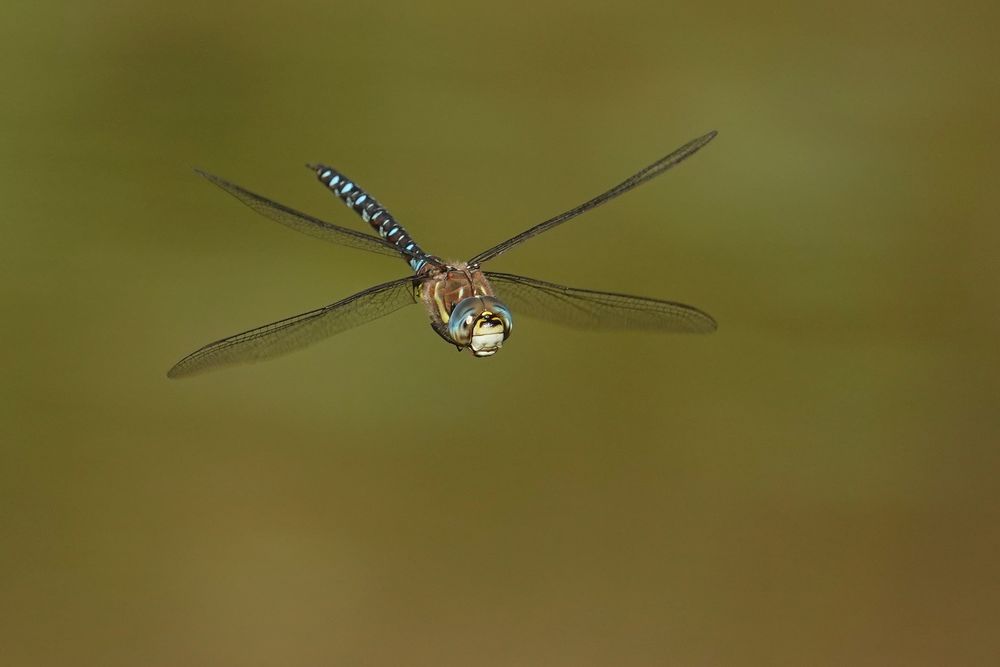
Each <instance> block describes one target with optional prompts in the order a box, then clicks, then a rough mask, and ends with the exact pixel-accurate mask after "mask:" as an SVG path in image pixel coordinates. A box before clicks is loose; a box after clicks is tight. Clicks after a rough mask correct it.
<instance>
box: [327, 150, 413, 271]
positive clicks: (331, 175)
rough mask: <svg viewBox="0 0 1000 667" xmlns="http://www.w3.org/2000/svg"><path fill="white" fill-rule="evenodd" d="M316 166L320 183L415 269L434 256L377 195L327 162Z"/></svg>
mask: <svg viewBox="0 0 1000 667" xmlns="http://www.w3.org/2000/svg"><path fill="white" fill-rule="evenodd" d="M312 168H313V169H315V170H316V176H317V177H319V180H320V182H321V183H322V184H323V185H325V186H326V187H327V188H329V189H330V191H331V192H333V194H335V195H337V197H339V198H340V199H341V200H342V201H343V202H344V203H345V204H347V206H348V208H350V209H352V210H353V211H354V212H355V213H357V214H358V215H360V216H361V219H362V220H364V221H365V222H367V223H368V224H370V225H371V226H372V228H373V229H374V230H375V231H376V232H378V235H379V236H381V237H382V238H383V239H385V240H386V241H388V242H389V243H392V244H393V245H395V246H396V247H397V248H399V251H400V253H401V254H402V255H403V256H404V257H406V258H407V260H408V261H409V263H410V267H411V268H412V269H413V270H414V271H418V270H420V267H422V266H423V265H424V264H426V263H427V261H428V260H429V259H432V257H431V256H430V255H428V254H427V253H425V252H424V251H423V250H421V248H420V246H418V245H417V244H416V242H415V241H414V240H413V239H412V238H410V235H409V234H407V233H406V230H405V229H403V226H402V225H401V224H399V223H398V222H396V219H395V218H393V217H392V215H391V214H390V213H389V212H388V211H387V210H385V209H384V208H383V207H382V205H381V204H379V203H378V201H376V200H375V198H374V197H372V196H371V195H369V194H368V193H367V192H365V191H364V190H362V189H361V188H359V187H358V186H357V185H356V184H355V183H354V181H352V180H350V179H349V178H347V177H346V176H344V175H343V174H342V173H340V172H339V171H337V170H336V169H333V168H332V167H327V166H326V165H322V164H319V165H315V166H313V167H312Z"/></svg>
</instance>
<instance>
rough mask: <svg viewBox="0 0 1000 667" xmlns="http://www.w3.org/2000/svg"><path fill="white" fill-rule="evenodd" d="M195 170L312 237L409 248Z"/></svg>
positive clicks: (387, 251) (383, 251) (387, 250)
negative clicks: (288, 205) (341, 225)
mask: <svg viewBox="0 0 1000 667" xmlns="http://www.w3.org/2000/svg"><path fill="white" fill-rule="evenodd" d="M195 171H196V172H197V173H198V174H200V175H201V176H204V177H205V178H206V179H208V180H209V181H211V182H212V183H214V184H215V185H217V186H219V187H220V188H222V189H223V190H225V191H226V192H228V193H229V194H231V195H232V196H234V197H236V198H237V199H239V200H240V201H241V202H243V203H244V204H246V205H247V206H249V207H250V208H252V209H253V210H254V211H256V212H257V213H260V214H261V215H262V216H264V217H265V218H270V219H271V220H274V221H275V222H279V223H281V224H283V225H284V226H286V227H290V228H292V229H294V230H295V231H297V232H302V233H303V234H308V235H309V236H314V237H316V238H318V239H323V240H324V241H329V242H331V243H336V244H338V245H343V246H348V247H350V248H358V249H359V250H367V251H369V252H375V253H378V254H380V255H388V256H390V257H399V255H400V253H402V254H404V255H405V254H407V253H406V251H405V250H402V249H400V248H397V247H396V246H394V245H392V244H391V243H388V242H386V241H383V240H382V239H380V238H377V237H375V236H371V235H370V234H364V233H362V232H357V231H354V230H353V229H347V228H346V227H340V226H338V225H334V224H331V223H329V222H325V221H323V220H320V219H319V218H314V217H312V216H311V215H306V214H305V213H302V212H300V211H296V210H295V209H292V208H289V207H287V206H285V205H284V204H279V203H278V202H276V201H272V200H270V199H268V198H267V197H263V196H261V195H259V194H257V193H255V192H250V191H249V190H247V189H246V188H242V187H240V186H239V185H236V184H235V183H230V182H229V181H227V180H225V179H224V178H219V177H218V176H214V175H213V174H209V173H208V172H204V171H201V170H198V169H196V170H195Z"/></svg>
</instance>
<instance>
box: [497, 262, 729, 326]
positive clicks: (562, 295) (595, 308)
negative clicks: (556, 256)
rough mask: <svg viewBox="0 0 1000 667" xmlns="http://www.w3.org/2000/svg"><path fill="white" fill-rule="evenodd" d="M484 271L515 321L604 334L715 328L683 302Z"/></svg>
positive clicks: (695, 309) (712, 321)
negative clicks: (536, 321)
mask: <svg viewBox="0 0 1000 667" xmlns="http://www.w3.org/2000/svg"><path fill="white" fill-rule="evenodd" d="M484 273H485V274H486V276H487V278H489V280H490V282H491V283H492V284H493V285H494V287H495V289H496V293H497V297H498V298H499V299H500V300H501V301H503V302H504V303H506V304H507V305H508V306H510V308H511V310H512V311H513V312H514V315H515V317H516V316H517V315H518V314H519V313H523V314H525V315H527V316H528V317H533V318H537V319H540V320H546V321H549V322H553V323H555V324H561V325H564V326H569V327H575V328H580V329H592V330H605V331H608V330H617V329H640V330H647V331H670V332H676V333H711V332H712V331H715V329H716V327H717V325H716V323H715V320H714V319H712V316H711V315H709V314H707V313H704V312H702V311H700V310H698V309H697V308H695V307H693V306H688V305H685V304H683V303H676V302H674V301H663V300H662V299H650V298H648V297H643V296H631V295H629V294H617V293H615V292H596V291H594V290H588V289H579V288H576V287H566V286H564V285H557V284H555V283H549V282H545V281H542V280H536V279H534V278H527V277H525V276H516V275H512V274H509V273H494V272H492V271H485V272H484Z"/></svg>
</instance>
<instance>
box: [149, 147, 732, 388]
mask: <svg viewBox="0 0 1000 667" xmlns="http://www.w3.org/2000/svg"><path fill="white" fill-rule="evenodd" d="M715 136H716V132H715V131H712V132H709V133H708V134H705V135H703V136H700V137H698V138H697V139H693V140H692V141H689V142H688V143H686V144H684V145H683V146H681V147H680V148H678V149H677V150H675V151H674V152H672V153H670V154H669V155H667V156H666V157H664V158H661V159H660V160H657V161H656V162H654V163H653V164H651V165H649V166H648V167H646V168H645V169H642V170H641V171H639V172H638V173H636V174H634V175H633V176H631V177H629V178H627V179H625V180H624V181H622V182H621V183H619V184H618V185H616V186H615V187H613V188H611V189H610V190H608V191H607V192H604V193H603V194H600V195H598V196H596V197H594V198H593V199H590V200H588V201H586V202H584V203H582V204H580V205H579V206H577V207H575V208H572V209H570V210H568V211H566V212H564V213H560V214H559V215H557V216H555V217H552V218H549V219H548V220H545V221H544V222H540V223H539V224H537V225H535V226H534V227H531V228H529V229H527V230H525V231H523V232H521V233H520V234H518V235H517V236H514V237H512V238H509V239H507V240H506V241H504V242H502V243H498V244H497V245H495V246H493V247H491V248H489V249H487V250H484V251H482V252H480V253H479V254H477V255H474V256H473V257H472V258H470V259H468V260H466V261H464V262H447V261H445V260H442V259H441V258H440V257H437V256H435V255H431V254H428V253H426V252H424V251H423V250H422V249H421V248H420V246H419V245H417V243H416V241H414V240H413V238H412V237H411V236H410V235H409V233H408V232H407V231H406V230H405V229H404V228H403V226H402V225H401V224H400V223H399V222H398V221H397V220H396V218H395V217H393V215H392V214H391V213H389V211H388V210H386V209H385V207H383V206H382V205H381V204H379V203H378V201H376V200H375V198H374V197H372V196H371V195H370V194H368V192H366V191H365V190H363V189H361V188H360V187H359V186H358V185H357V184H356V183H355V182H354V181H352V180H351V179H349V178H347V177H346V176H345V175H344V174H343V173H341V172H339V171H337V170H336V169H334V168H332V167H328V166H326V165H323V164H317V165H306V166H307V167H308V168H309V169H311V170H313V171H314V172H315V174H316V177H317V178H318V179H319V181H320V183H322V184H323V185H324V186H325V187H326V188H327V189H328V190H329V191H330V192H332V193H333V194H334V195H335V196H336V197H338V198H339V199H340V200H341V201H342V202H343V203H344V204H346V205H347V207H348V208H350V209H351V210H353V211H354V212H355V213H357V214H358V215H360V216H361V218H362V219H363V220H364V221H365V222H367V223H368V224H369V225H370V226H371V227H372V229H374V230H375V232H377V234H378V236H373V235H371V234H365V233H362V232H358V231H354V230H352V229H347V228H345V227H340V226H339V225H334V224H331V223H329V222H325V221H323V220H320V219H318V218H314V217H312V216H310V215H306V214H305V213H300V212H299V211H296V210H294V209H291V208H289V207H287V206H285V205H283V204H279V203H278V202H275V201H272V200H270V199H267V198H266V197H262V196H261V195H258V194H255V193H253V192H250V191H249V190H247V189H245V188H242V187H240V186H238V185H236V184H234V183H230V182H229V181H227V180H224V179H222V178H219V177H218V176H213V175H212V174H208V173H206V172H203V171H198V173H199V174H200V175H202V176H204V177H205V178H206V179H208V180H209V181H211V182H212V183H214V184H215V185H217V186H219V187H220V188H222V189H223V190H225V191H226V192H228V193H229V194H231V195H233V196H234V197H236V198H237V199H239V200H240V201H241V202H243V203H244V204H246V205H247V206H249V207H250V208H252V209H253V210H254V211H256V212H257V213H259V214H261V215H263V216H264V217H266V218H270V219H271V220H274V221H275V222H279V223H281V224H283V225H285V226H287V227H290V228H292V229H294V230H297V231H299V232H302V233H304V234H309V235H310V236H315V237H317V238H320V239H323V240H325V241H330V242H332V243H336V244H339V245H345V246H349V247H352V248H358V249H361V250H367V251H370V252H375V253H379V254H382V255H389V256H393V257H399V256H402V258H403V259H405V260H406V261H407V263H408V264H409V266H410V269H411V273H410V274H409V275H407V276H405V277H402V278H397V279H395V280H390V281H389V282H386V283H382V284H380V285H374V286H372V287H369V288H368V289H365V290H363V291H361V292H358V293H357V294H354V295H352V296H349V297H347V298H345V299H341V300H340V301H337V302H335V303H331V304H330V305H328V306H323V307H322V308H317V309H316V310H311V311H309V312H306V313H301V314H299V315H294V316H292V317H288V318H285V319H283V320H278V321H277V322H272V323H270V324H265V325H263V326H260V327H256V328H254V329H250V330H249V331H244V332H242V333H238V334H235V335H232V336H228V337H226V338H223V339H221V340H217V341H215V342H214V343H209V344H208V345H205V346H204V347H202V348H200V349H198V350H196V351H195V352H192V353H191V354H189V355H188V356H186V357H184V358H183V359H181V360H180V361H179V362H177V363H176V364H175V365H174V367H173V368H171V369H170V370H169V371H168V373H167V376H168V377H171V378H179V377H186V376H189V375H194V374H196V373H201V372H204V371H208V370H214V369H216V368H221V367H223V366H229V365H232V364H238V363H247V362H255V361H262V360H264V359H270V358H272V357H276V356H278V355H281V354H285V353H287V352H291V351H293V350H298V349H300V348H303V347H306V346H307V345H311V344H312V343H315V342H317V341H319V340H322V339H324V338H328V337H330V336H333V335H334V334H337V333H340V332H341V331H345V330H347V329H350V328H352V327H355V326H358V325H359V324H363V323H365V322H369V321H371V320H374V319H376V318H379V317H382V316H384V315H388V314H389V313H392V312H394V311H396V310H399V309H400V308H403V307H404V306H407V305H411V304H414V303H422V304H423V305H424V308H425V309H426V310H427V314H428V316H429V317H430V324H431V328H432V329H433V330H434V332H435V333H437V334H438V335H439V336H440V337H441V338H442V339H444V340H445V341H446V342H448V343H450V344H451V345H454V346H455V347H456V348H458V349H459V350H469V351H470V352H471V353H472V355H473V356H474V357H489V356H492V355H494V354H496V353H497V351H499V350H500V348H501V347H502V346H503V344H504V342H505V341H506V340H507V339H508V338H509V337H510V334H511V331H512V329H513V323H514V317H513V313H515V312H517V313H523V314H525V315H527V316H529V317H534V318H539V319H542V320H549V321H552V322H555V323H558V324H563V325H568V326H572V327H577V328H582V329H590V330H613V329H644V330H652V331H664V332H677V333H710V332H712V331H714V330H715V329H716V323H715V320H714V319H712V317H711V316H710V315H708V314H707V313H705V312H703V311H701V310H699V309H697V308H694V307H693V306H688V305H685V304H682V303H677V302H674V301H664V300H662V299H653V298H648V297H641V296H630V295H628V294H618V293H614V292H599V291H595V290H589V289H579V288H575V287H566V286H563V285H557V284H555V283H550V282H546V281H544V280H537V279H535V278H528V277H525V276H519V275H514V274H510V273H498V272H495V271H484V270H483V269H482V268H481V267H482V265H483V264H484V263H485V262H487V261H489V260H492V259H494V258H496V257H498V256H499V255H501V254H503V253H505V252H507V251H508V250H510V249H511V248H513V247H515V246H517V245H520V244H521V243H524V242H525V241H527V240H528V239H530V238H533V237H535V236H538V235H539V234H541V233H543V232H546V231H548V230H550V229H552V228H554V227H557V226H558V225H561V224H563V223H564V222H567V221H569V220H572V219H573V218H575V217H577V216H578V215H580V214H582V213H586V212H587V211H589V210H591V209H593V208H596V207H598V206H600V205H601V204H604V203H605V202H608V201H610V200H612V199H614V198H615V197H618V196H619V195H622V194H624V193H626V192H628V191H629V190H631V189H632V188H634V187H636V186H638V185H641V184H643V183H645V182H646V181H649V180H651V179H653V178H655V177H656V176H659V175H660V174H662V173H664V172H666V171H667V170H669V169H671V168H673V167H674V166H676V165H678V164H680V163H681V162H682V161H684V160H686V159H687V158H689V157H691V156H692V155H694V154H695V153H696V152H697V151H698V150H700V149H701V148H702V147H704V146H705V145H706V144H707V143H708V142H710V141H711V140H712V139H714V138H715Z"/></svg>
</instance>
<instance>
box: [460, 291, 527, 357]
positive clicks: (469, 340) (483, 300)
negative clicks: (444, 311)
mask: <svg viewBox="0 0 1000 667" xmlns="http://www.w3.org/2000/svg"><path fill="white" fill-rule="evenodd" d="M512 326H513V319H512V318H511V316H510V310H508V308H507V306H505V305H503V304H502V303H500V302H499V301H497V300H496V299H495V298H494V297H492V296H472V297H469V298H467V299H462V300H461V301H459V302H458V303H457V304H456V305H455V309H454V310H452V311H451V317H449V318H448V334H449V335H450V336H451V339H452V340H453V341H454V342H455V344H456V345H458V346H459V347H462V348H465V347H468V348H469V349H471V350H472V354H474V355H475V356H477V357H488V356H490V355H493V354H496V352H497V350H499V349H500V346H502V345H503V342H504V341H505V340H507V337H508V336H510V330H511V327H512Z"/></svg>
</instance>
